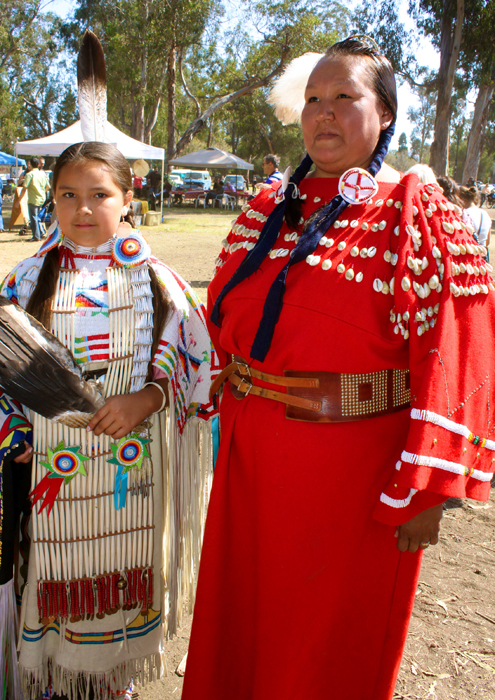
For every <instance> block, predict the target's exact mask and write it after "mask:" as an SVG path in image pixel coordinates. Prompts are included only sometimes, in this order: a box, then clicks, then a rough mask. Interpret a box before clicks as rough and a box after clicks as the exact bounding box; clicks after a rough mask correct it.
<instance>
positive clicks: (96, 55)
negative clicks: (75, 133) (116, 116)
mask: <svg viewBox="0 0 495 700" xmlns="http://www.w3.org/2000/svg"><path fill="white" fill-rule="evenodd" d="M77 86H78V94H79V117H80V119H81V130H82V135H83V139H84V140H85V141H105V124H106V121H107V71H106V68H105V56H104V54H103V48H102V46H101V44H100V42H99V41H98V38H97V36H96V34H93V32H92V31H90V30H89V29H87V30H86V31H85V32H84V36H83V41H82V44H81V48H80V49H79V55H78V57H77Z"/></svg>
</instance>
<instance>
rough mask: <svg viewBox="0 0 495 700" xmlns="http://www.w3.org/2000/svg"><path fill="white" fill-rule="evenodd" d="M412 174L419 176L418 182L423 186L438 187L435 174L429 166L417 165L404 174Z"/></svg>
mask: <svg viewBox="0 0 495 700" xmlns="http://www.w3.org/2000/svg"><path fill="white" fill-rule="evenodd" d="M411 174H413V175H417V176H418V180H419V181H420V182H421V183H422V184H423V185H438V182H437V179H436V177H435V173H434V172H433V170H432V169H431V168H430V167H429V166H428V165H425V164H424V163H417V164H416V165H413V166H412V167H411V168H409V170H406V172H405V173H404V175H411Z"/></svg>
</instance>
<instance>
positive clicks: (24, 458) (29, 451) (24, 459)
mask: <svg viewBox="0 0 495 700" xmlns="http://www.w3.org/2000/svg"><path fill="white" fill-rule="evenodd" d="M24 444H25V446H26V449H25V450H24V452H23V453H22V455H19V456H18V457H14V462H17V464H29V462H30V461H31V460H32V459H33V448H32V447H31V445H28V443H27V442H25V443H24Z"/></svg>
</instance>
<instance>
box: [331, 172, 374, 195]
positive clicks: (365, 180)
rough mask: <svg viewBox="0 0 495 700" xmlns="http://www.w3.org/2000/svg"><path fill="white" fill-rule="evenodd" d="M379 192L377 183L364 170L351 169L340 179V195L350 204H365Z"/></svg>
mask: <svg viewBox="0 0 495 700" xmlns="http://www.w3.org/2000/svg"><path fill="white" fill-rule="evenodd" d="M377 192H378V183H377V181H376V180H375V178H374V177H373V175H371V174H370V173H369V172H368V171H367V170H363V168H350V169H349V170H346V171H345V173H343V174H342V175H341V177H340V180H339V194H340V195H341V196H342V198H343V199H345V201H346V202H347V203H348V204H363V203H364V202H367V201H368V200H369V199H371V198H372V197H374V196H375V194H376V193H377Z"/></svg>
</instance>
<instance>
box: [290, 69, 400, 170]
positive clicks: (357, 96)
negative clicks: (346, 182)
mask: <svg viewBox="0 0 495 700" xmlns="http://www.w3.org/2000/svg"><path fill="white" fill-rule="evenodd" d="M365 61H366V59H362V58H359V57H348V56H346V57H327V58H323V59H322V60H321V61H320V62H319V63H318V64H317V65H316V68H315V69H314V70H313V72H312V73H311V76H310V78H309V81H308V85H307V87H306V94H305V101H306V105H305V107H304V109H303V112H302V117H301V121H302V130H303V136H304V143H305V146H306V149H307V151H308V153H309V155H310V156H311V158H312V160H313V162H314V164H315V166H316V169H315V175H316V177H332V176H340V175H341V174H342V173H343V172H344V171H345V170H347V169H348V168H352V167H361V168H366V167H368V165H369V163H370V161H371V158H372V156H373V151H374V150H375V148H376V145H377V143H378V139H379V136H380V132H381V131H382V130H383V129H386V128H387V127H388V126H389V125H390V124H391V123H392V120H393V117H392V114H391V113H390V111H389V110H388V109H387V108H386V107H385V106H384V105H383V104H382V103H381V102H380V101H379V100H378V98H377V96H376V95H375V93H374V92H373V90H372V87H371V85H370V77H369V74H368V72H367V70H366V68H367V66H366V63H365Z"/></svg>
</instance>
